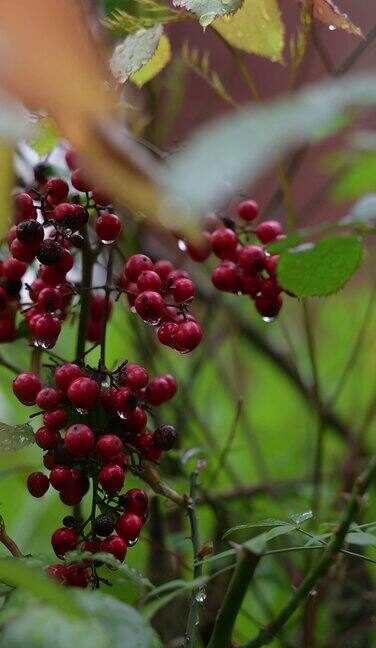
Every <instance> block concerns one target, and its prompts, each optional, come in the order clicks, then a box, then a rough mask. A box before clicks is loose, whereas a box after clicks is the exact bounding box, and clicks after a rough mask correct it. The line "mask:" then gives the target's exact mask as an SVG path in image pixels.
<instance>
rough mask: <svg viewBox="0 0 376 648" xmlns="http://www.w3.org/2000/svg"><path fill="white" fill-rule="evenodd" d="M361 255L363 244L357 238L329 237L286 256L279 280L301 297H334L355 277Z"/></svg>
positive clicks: (290, 252)
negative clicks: (333, 294)
mask: <svg viewBox="0 0 376 648" xmlns="http://www.w3.org/2000/svg"><path fill="white" fill-rule="evenodd" d="M361 256H362V244H361V242H360V240H359V238H357V237H356V236H327V237H326V238H324V239H322V240H321V241H319V242H318V243H315V244H314V243H309V244H306V245H301V246H300V247H297V248H295V249H292V250H290V251H288V252H285V253H283V254H282V255H281V258H280V260H279V262H278V268H277V272H278V280H279V282H280V284H281V286H282V287H283V288H285V289H286V290H289V291H291V292H292V293H294V294H295V295H297V296H298V297H309V296H319V297H321V296H325V295H331V294H332V293H335V292H337V291H338V290H339V289H340V288H342V287H343V286H344V284H345V283H346V282H347V281H348V280H349V279H350V277H351V276H352V275H353V274H354V272H355V270H356V269H357V268H358V266H359V263H360V260H361Z"/></svg>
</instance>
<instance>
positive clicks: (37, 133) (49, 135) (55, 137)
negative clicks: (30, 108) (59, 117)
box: [28, 117, 60, 155]
mask: <svg viewBox="0 0 376 648" xmlns="http://www.w3.org/2000/svg"><path fill="white" fill-rule="evenodd" d="M59 139H60V138H59V133H58V130H57V128H56V123H55V121H54V120H53V119H52V117H42V118H41V119H39V121H38V122H37V123H36V124H35V128H34V131H33V134H32V137H31V138H30V140H29V142H28V143H29V145H30V146H31V148H33V149H34V151H35V152H36V153H38V155H46V154H47V153H49V152H50V151H52V149H53V148H55V146H56V145H57V144H58V142H59Z"/></svg>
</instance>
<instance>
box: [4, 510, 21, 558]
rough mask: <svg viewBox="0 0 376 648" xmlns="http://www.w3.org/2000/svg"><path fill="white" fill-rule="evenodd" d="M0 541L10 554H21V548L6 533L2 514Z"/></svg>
mask: <svg viewBox="0 0 376 648" xmlns="http://www.w3.org/2000/svg"><path fill="white" fill-rule="evenodd" d="M0 542H1V543H2V544H3V545H4V546H5V547H6V548H7V549H8V551H9V552H10V553H11V554H12V556H16V557H19V556H22V551H21V549H19V547H18V546H17V544H16V543H15V541H14V540H13V539H12V538H11V537H10V536H9V535H8V534H7V532H6V529H5V522H4V519H3V517H2V516H0Z"/></svg>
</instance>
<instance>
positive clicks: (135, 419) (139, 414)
mask: <svg viewBox="0 0 376 648" xmlns="http://www.w3.org/2000/svg"><path fill="white" fill-rule="evenodd" d="M147 421H148V417H147V414H146V412H145V410H144V409H143V408H142V407H135V409H134V410H132V411H130V412H127V418H126V421H125V428H126V431H127V432H130V433H132V434H139V433H140V432H143V430H144V429H145V427H146V423H147Z"/></svg>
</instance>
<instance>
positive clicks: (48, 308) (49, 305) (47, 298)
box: [37, 286, 63, 313]
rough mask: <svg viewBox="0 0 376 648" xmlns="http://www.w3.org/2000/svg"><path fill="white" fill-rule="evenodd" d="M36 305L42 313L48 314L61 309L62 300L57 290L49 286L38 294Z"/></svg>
mask: <svg viewBox="0 0 376 648" xmlns="http://www.w3.org/2000/svg"><path fill="white" fill-rule="evenodd" d="M37 304H38V306H39V307H40V308H41V309H42V310H43V311H45V312H47V313H49V312H53V311H56V310H59V309H61V308H62V306H63V298H62V295H61V293H60V291H59V290H57V289H56V288H52V287H51V286H49V287H46V288H42V290H41V291H40V292H39V294H38V299H37Z"/></svg>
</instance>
